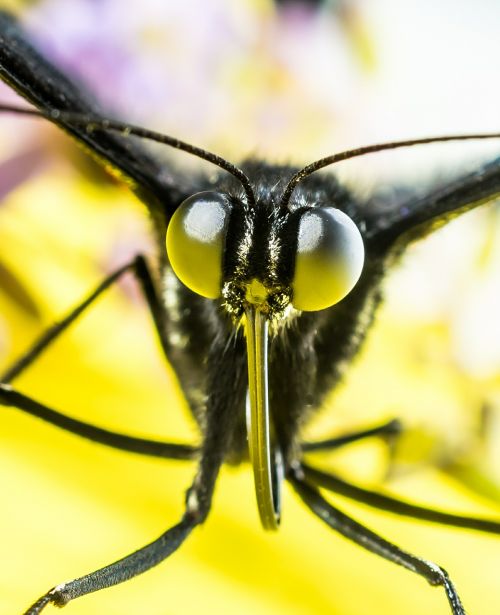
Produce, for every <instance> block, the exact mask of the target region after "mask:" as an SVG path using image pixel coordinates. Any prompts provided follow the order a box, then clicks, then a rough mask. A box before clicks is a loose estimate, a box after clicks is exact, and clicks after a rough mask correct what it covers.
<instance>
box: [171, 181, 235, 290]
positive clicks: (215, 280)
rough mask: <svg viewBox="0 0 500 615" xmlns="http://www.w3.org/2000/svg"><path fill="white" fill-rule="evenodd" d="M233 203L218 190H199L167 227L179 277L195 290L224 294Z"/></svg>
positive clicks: (174, 265)
mask: <svg viewBox="0 0 500 615" xmlns="http://www.w3.org/2000/svg"><path fill="white" fill-rule="evenodd" d="M229 211H230V205H229V203H228V202H227V200H226V198H225V197H224V196H223V195H221V194H219V193H218V192H199V193H197V194H194V195H193V196H190V197H189V198H187V199H186V200H185V201H183V202H182V203H181V204H180V205H179V207H178V208H177V209H176V211H175V213H174V215H173V216H172V219H171V220H170V223H169V225H168V229H167V254H168V258H169V261H170V264H171V265H172V269H173V270H174V272H175V275H176V276H177V277H178V278H179V280H180V281H181V282H182V283H183V284H185V285H186V286H187V287H188V288H190V289H191V290H192V291H194V292H195V293H198V294H199V295H202V296H203V297H208V298H209V299H216V298H217V297H218V296H219V295H220V290H221V278H222V255H223V251H224V243H225V231H226V227H227V222H228V219H229Z"/></svg>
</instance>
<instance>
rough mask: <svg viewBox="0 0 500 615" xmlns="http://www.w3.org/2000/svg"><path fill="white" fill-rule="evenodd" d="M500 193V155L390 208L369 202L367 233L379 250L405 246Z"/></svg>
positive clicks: (366, 215)
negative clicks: (471, 170) (383, 209)
mask: <svg viewBox="0 0 500 615" xmlns="http://www.w3.org/2000/svg"><path fill="white" fill-rule="evenodd" d="M498 197H500V157H499V158H496V159H494V160H493V161H490V162H489V163H487V164H483V165H482V166H480V167H479V168H478V169H476V170H475V171H474V172H472V173H468V174H465V175H463V176H461V177H459V178H456V179H453V180H450V181H449V182H448V183H444V184H443V183H441V184H440V185H439V186H435V187H432V188H430V189H429V190H428V192H427V193H426V194H423V195H420V196H418V197H407V198H403V199H397V200H398V201H399V202H398V203H396V204H395V205H394V207H392V208H391V207H389V210H385V211H384V212H381V211H380V208H378V207H377V206H374V207H370V203H367V204H366V212H367V213H366V214H365V218H364V222H365V225H366V230H365V232H364V237H365V239H366V241H367V242H369V243H370V244H371V245H372V246H373V247H374V249H375V250H376V251H380V252H384V251H386V250H388V249H391V248H392V246H394V245H396V246H398V247H399V248H400V249H402V248H403V247H404V246H405V245H407V244H408V243H410V242H411V241H413V240H415V239H419V238H421V237H424V236H425V235H427V234H429V233H431V232H433V231H435V230H436V229H437V228H439V227H440V226H443V225H444V224H446V223H447V222H449V221H450V220H451V219H453V218H456V217H457V216H459V215H461V214H463V213H465V212H466V211H468V210H470V209H473V208H474V207H477V206H478V205H482V204H483V203H486V202H488V201H492V200H494V199H495V198H498Z"/></svg>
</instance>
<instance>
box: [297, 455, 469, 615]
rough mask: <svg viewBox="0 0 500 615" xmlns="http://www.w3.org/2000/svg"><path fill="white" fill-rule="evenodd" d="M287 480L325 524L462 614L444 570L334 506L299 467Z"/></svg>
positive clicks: (458, 613) (455, 611)
mask: <svg viewBox="0 0 500 615" xmlns="http://www.w3.org/2000/svg"><path fill="white" fill-rule="evenodd" d="M288 478H289V480H290V482H291V483H292V485H293V487H294V489H295V490H296V492H297V493H298V495H299V496H300V498H301V499H302V500H303V502H304V503H305V504H306V506H307V507H308V508H310V510H311V511H312V512H313V513H314V514H315V515H316V516H317V517H319V518H320V519H321V520H322V521H323V522H324V523H326V524H327V525H328V526H330V527H331V528H332V529H334V530H336V531H337V532H339V533H340V534H342V535H343V536H345V537H346V538H348V539H349V540H352V541H353V542H355V543H357V544H358V545H360V546H361V547H363V548H365V549H368V550H369V551H371V552H372V553H375V554H376V555H380V556H381V557H383V558H385V559H387V560H389V561H391V562H393V563H395V564H398V565H400V566H403V567H404V568H406V569H408V570H411V571H412V572H415V573H416V574H419V575H421V576H422V577H424V579H426V580H427V581H428V582H429V583H430V584H431V585H441V586H442V587H443V588H444V590H445V592H446V597H447V598H448V602H449V604H450V607H451V612H452V613H453V615H465V610H464V607H463V605H462V602H461V600H460V598H459V596H458V594H457V591H456V589H455V586H454V585H453V583H452V582H451V580H450V578H449V577H448V574H447V572H446V571H445V570H443V568H441V567H440V566H437V565H436V564H434V563H432V562H429V561H427V560H424V559H421V558H419V557H416V556H414V555H411V554H410V553H408V552H406V551H403V550H402V549H400V548H399V547H397V546H396V545H394V544H392V543H390V542H388V541H387V540H385V539H384V538H382V537H380V536H378V535H377V534H375V533H374V532H372V531H371V530H369V529H368V528H366V527H364V526H362V525H361V524H360V523H358V522H357V521H355V520H354V519H351V518H350V517H348V516H347V515H345V514H344V513H343V512H341V511H340V510H339V509H338V508H335V507H333V506H332V505H331V504H329V503H328V502H327V501H326V500H325V499H324V498H323V497H322V496H321V494H320V493H319V491H318V490H317V489H316V488H315V487H313V486H312V485H310V484H309V483H308V482H307V481H306V480H305V478H304V476H303V474H302V471H301V469H300V467H298V468H294V469H292V471H291V472H290V474H289V477H288Z"/></svg>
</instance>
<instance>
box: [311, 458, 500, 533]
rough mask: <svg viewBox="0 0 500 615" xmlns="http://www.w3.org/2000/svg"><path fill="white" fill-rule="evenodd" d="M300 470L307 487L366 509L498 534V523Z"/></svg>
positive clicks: (325, 475) (318, 471)
mask: <svg viewBox="0 0 500 615" xmlns="http://www.w3.org/2000/svg"><path fill="white" fill-rule="evenodd" d="M301 470H302V472H303V473H304V477H305V480H306V481H307V482H308V483H309V484H313V485H316V486H317V487H323V488H324V489H328V490H329V491H331V492H332V493H338V494H340V495H343V496H345V497H347V498H351V499H352V500H355V501H357V502H362V503H363V504H367V505H368V506H373V507H374V508H378V509H379V510H387V511H388V512H391V513H395V514H396V515H403V516H405V517H411V518H413V519H419V520H421V521H431V522H432V523H440V524H442V525H450V526H453V527H462V528H467V529H471V530H478V531H480V532H487V533H489V534H500V521H494V520H491V519H481V518H478V517H466V516H463V515H454V514H451V513H447V512H443V511H440V510H432V509H430V508H426V507H424V506H417V505H416V504H410V503H409V502H405V501H403V500H399V499H397V498H393V497H391V496H388V495H384V494H382V493H377V492H376V491H371V490H369V489H363V488H362V487H358V486H356V485H353V484H352V483H348V482H347V481H344V480H342V479H341V478H338V477H337V476H335V475H334V474H330V473H327V472H323V471H321V470H317V469H316V468H312V467H311V466H309V465H307V464H302V466H301Z"/></svg>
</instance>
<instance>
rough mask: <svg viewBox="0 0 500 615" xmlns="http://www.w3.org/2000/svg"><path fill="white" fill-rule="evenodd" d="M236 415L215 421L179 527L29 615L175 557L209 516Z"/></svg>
mask: <svg viewBox="0 0 500 615" xmlns="http://www.w3.org/2000/svg"><path fill="white" fill-rule="evenodd" d="M209 403H210V402H209ZM232 411H233V408H232V407H231V406H230V405H227V408H224V409H223V410H222V411H221V412H220V413H219V416H220V418H221V421H220V423H219V422H218V421H212V422H211V423H209V424H208V425H207V429H206V434H205V438H204V441H203V445H202V448H201V454H200V461H199V465H198V471H197V473H196V476H195V479H194V481H193V483H192V485H191V487H190V488H189V489H188V491H187V495H186V505H185V512H184V514H183V516H182V518H181V520H180V522H179V523H177V524H176V525H174V526H173V527H171V528H170V529H168V530H167V531H166V532H164V533H163V534H162V535H161V536H159V537H158V538H157V539H156V540H154V541H153V542H151V543H149V544H148V545H146V546H144V547H142V548H141V549H138V550H137V551H135V552H134V553H131V554H130V555H128V556H126V557H124V558H122V559H120V560H118V561H116V562H114V563H113V564H110V565H109V566H105V567H104V568H100V569H99V570H96V571H94V572H91V573H90V574H87V575H84V576H83V577H80V578H77V579H74V580H72V581H69V582H66V583H62V584H60V585H57V586H56V587H54V588H52V589H50V590H49V591H48V592H46V593H45V594H44V595H43V596H42V597H41V598H39V599H38V600H37V601H36V602H35V603H34V604H33V605H32V606H31V607H30V608H29V609H28V610H27V611H26V613H25V615H38V614H39V613H41V611H42V610H43V609H44V608H45V607H46V606H47V605H48V604H50V603H52V604H54V605H56V606H64V605H65V604H67V603H68V602H70V601H71V600H74V599H75V598H79V597H81V596H84V595H85V594H89V593H91V592H95V591H99V590H101V589H104V588H106V587H111V586H112V585H117V584H119V583H122V582H124V581H127V580H129V579H131V578H132V577H135V576H137V575H139V574H141V573H143V572H146V571H147V570H149V569H150V568H152V567H153V566H156V565H157V564H159V563H160V562H162V561H163V560H164V559H166V558H167V557H169V556H170V555H171V554H172V553H174V552H175V551H176V550H177V549H178V548H179V547H180V545H181V544H182V543H183V542H184V540H185V539H186V538H187V537H188V536H189V534H190V533H191V531H192V530H193V529H194V528H195V527H196V526H197V525H200V524H201V523H203V522H204V521H205V519H206V517H207V516H208V513H209V511H210V507H211V501H212V495H213V492H214V487H215V482H216V480H217V476H218V473H219V469H220V466H221V464H222V461H223V459H224V453H225V450H226V448H227V444H228V442H229V441H230V436H231V434H232V429H233V419H234V417H233V416H232V415H234V412H232Z"/></svg>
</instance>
